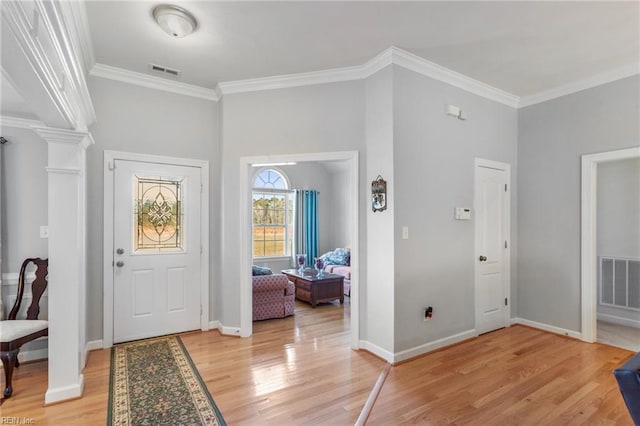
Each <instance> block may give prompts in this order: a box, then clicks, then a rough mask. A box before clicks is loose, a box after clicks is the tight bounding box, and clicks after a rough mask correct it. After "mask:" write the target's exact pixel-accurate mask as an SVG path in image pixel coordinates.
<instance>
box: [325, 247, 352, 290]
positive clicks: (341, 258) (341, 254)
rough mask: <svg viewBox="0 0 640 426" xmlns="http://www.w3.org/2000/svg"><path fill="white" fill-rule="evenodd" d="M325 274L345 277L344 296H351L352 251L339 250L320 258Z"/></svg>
mask: <svg viewBox="0 0 640 426" xmlns="http://www.w3.org/2000/svg"><path fill="white" fill-rule="evenodd" d="M320 258H321V259H322V261H323V263H324V270H325V272H329V273H332V274H338V275H342V276H343V277H344V294H345V296H351V251H350V250H349V249H348V248H337V249H335V250H333V251H328V252H326V253H325V254H323V255H322V256H320Z"/></svg>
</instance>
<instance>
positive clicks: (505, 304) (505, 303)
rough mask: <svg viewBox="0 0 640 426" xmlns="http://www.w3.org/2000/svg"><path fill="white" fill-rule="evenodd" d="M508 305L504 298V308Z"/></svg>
mask: <svg viewBox="0 0 640 426" xmlns="http://www.w3.org/2000/svg"><path fill="white" fill-rule="evenodd" d="M508 305H509V304H508V303H507V298H506V297H505V298H504V306H508Z"/></svg>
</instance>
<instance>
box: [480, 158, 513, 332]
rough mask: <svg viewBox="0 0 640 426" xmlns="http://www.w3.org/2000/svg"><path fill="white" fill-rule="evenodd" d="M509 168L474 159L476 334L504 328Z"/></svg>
mask: <svg viewBox="0 0 640 426" xmlns="http://www.w3.org/2000/svg"><path fill="white" fill-rule="evenodd" d="M508 182H509V165H508V164H503V163H498V162H493V161H488V160H476V165H475V239H476V244H475V245H476V247H475V265H476V266H475V312H476V314H475V317H476V318H475V319H476V331H477V332H478V334H481V333H486V332H489V331H492V330H496V329H498V328H503V327H506V326H507V325H508V320H509V310H508V308H507V306H508V296H509V257H510V256H509V194H508Z"/></svg>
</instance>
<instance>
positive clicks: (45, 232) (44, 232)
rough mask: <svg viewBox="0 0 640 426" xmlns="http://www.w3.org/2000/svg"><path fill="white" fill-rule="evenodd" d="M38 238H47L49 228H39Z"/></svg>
mask: <svg viewBox="0 0 640 426" xmlns="http://www.w3.org/2000/svg"><path fill="white" fill-rule="evenodd" d="M40 238H49V227H48V226H46V225H45V226H41V227H40Z"/></svg>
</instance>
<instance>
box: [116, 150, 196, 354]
mask: <svg viewBox="0 0 640 426" xmlns="http://www.w3.org/2000/svg"><path fill="white" fill-rule="evenodd" d="M114 165H115V170H114V198H113V199H114V213H113V215H114V216H113V217H114V234H113V238H114V244H113V248H114V249H113V250H114V253H113V268H114V271H113V299H114V300H113V341H114V342H124V341H128V340H135V339H141V338H146V337H153V336H159V335H163V334H169V333H177V332H182V331H187V330H194V329H199V328H200V309H201V307H200V288H201V286H200V280H201V276H200V275H201V270H200V262H201V259H200V254H201V250H202V246H201V237H200V214H201V213H200V204H201V176H200V169H199V168H197V167H187V166H176V165H167V164H157V163H148V162H136V161H127V160H116V161H115V162H114Z"/></svg>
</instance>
